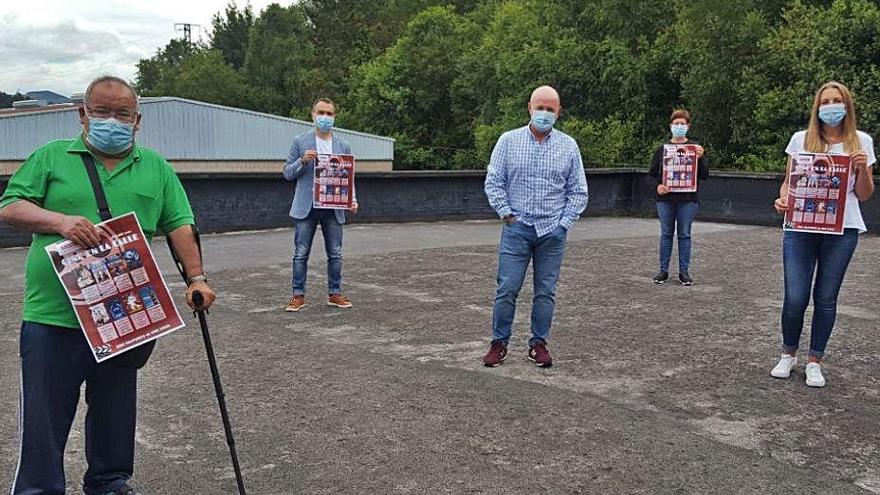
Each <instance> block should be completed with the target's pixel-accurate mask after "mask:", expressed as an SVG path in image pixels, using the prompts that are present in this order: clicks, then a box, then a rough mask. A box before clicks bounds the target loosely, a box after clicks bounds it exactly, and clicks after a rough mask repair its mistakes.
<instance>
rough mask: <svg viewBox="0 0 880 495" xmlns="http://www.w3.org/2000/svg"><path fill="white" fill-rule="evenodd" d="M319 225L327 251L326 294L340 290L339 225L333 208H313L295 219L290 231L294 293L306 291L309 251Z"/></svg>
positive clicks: (340, 244)
mask: <svg viewBox="0 0 880 495" xmlns="http://www.w3.org/2000/svg"><path fill="white" fill-rule="evenodd" d="M319 224H320V225H321V233H322V234H323V235H324V249H325V250H326V251H327V289H328V293H329V294H339V293H341V292H342V224H341V223H339V220H337V219H336V213H335V212H334V210H330V209H325V208H312V211H311V212H309V216H307V217H306V218H303V219H302V220H296V221H295V222H294V234H293V295H295V296H298V295H303V294H305V293H306V276H307V274H308V270H309V253H310V252H311V251H312V241H313V240H314V239H315V231H316V230H317V229H318V225H319Z"/></svg>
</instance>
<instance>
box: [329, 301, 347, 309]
mask: <svg viewBox="0 0 880 495" xmlns="http://www.w3.org/2000/svg"><path fill="white" fill-rule="evenodd" d="M327 306H336V307H337V308H351V307H353V305H352V304H336V303H332V302H330V301H327Z"/></svg>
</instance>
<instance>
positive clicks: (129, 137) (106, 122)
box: [87, 117, 134, 155]
mask: <svg viewBox="0 0 880 495" xmlns="http://www.w3.org/2000/svg"><path fill="white" fill-rule="evenodd" d="M87 139H88V141H89V144H91V145H92V146H94V147H95V148H97V150H98V151H100V152H101V153H104V154H106V155H118V154H120V153H122V152H123V151H126V150H128V149H129V148H131V145H132V143H133V142H134V124H126V123H124V122H120V121H118V120H116V119H114V118H110V119H99V118H95V117H89V135H88V136H87Z"/></svg>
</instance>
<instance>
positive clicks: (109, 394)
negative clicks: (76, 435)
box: [12, 322, 137, 495]
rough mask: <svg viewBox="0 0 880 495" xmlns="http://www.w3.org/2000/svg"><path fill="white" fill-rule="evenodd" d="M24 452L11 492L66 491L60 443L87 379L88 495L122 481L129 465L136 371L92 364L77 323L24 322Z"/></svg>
mask: <svg viewBox="0 0 880 495" xmlns="http://www.w3.org/2000/svg"><path fill="white" fill-rule="evenodd" d="M20 354H21V413H20V414H21V451H20V457H19V464H18V469H17V470H16V474H15V478H14V481H13V482H12V483H13V486H12V494H13V495H37V494H40V495H55V494H57V495H64V484H65V480H64V447H65V445H66V444H67V436H68V434H69V433H70V426H71V424H72V423H73V417H74V415H75V414H76V408H77V405H78V404H79V396H80V386H81V385H82V384H83V382H85V384H86V404H88V412H87V413H86V420H85V436H86V442H85V443H86V445H85V447H86V460H87V461H88V465H89V467H88V470H87V471H86V474H85V477H84V479H83V491H84V492H85V493H86V494H87V495H95V494H102V493H106V492H111V491H114V490H116V489H118V488H120V487H122V486H123V485H124V484H125V483H126V482H127V481H128V480H129V479H130V478H131V475H132V472H133V470H134V431H135V422H136V414H137V369H136V368H130V367H123V366H119V365H116V364H114V363H113V360H110V361H105V362H103V363H101V364H98V363H96V362H95V358H94V357H92V351H91V350H90V349H89V346H88V344H87V342H86V339H85V337H84V336H83V334H82V332H81V331H80V330H78V329H70V328H61V327H55V326H50V325H43V324H40V323H32V322H24V323H23V324H22V326H21V340H20Z"/></svg>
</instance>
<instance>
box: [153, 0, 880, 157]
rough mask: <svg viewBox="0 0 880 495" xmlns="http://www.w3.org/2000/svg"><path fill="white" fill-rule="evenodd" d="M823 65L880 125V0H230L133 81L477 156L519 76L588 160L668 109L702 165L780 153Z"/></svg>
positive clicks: (403, 149)
mask: <svg viewBox="0 0 880 495" xmlns="http://www.w3.org/2000/svg"><path fill="white" fill-rule="evenodd" d="M830 79H835V80H838V81H840V82H842V83H844V84H845V85H848V86H849V87H850V88H851V89H852V90H853V93H854V95H855V98H856V104H857V109H858V111H859V113H860V128H861V129H862V130H865V131H867V132H869V133H871V134H874V133H875V132H876V131H877V130H878V128H880V7H878V5H877V2H872V1H870V0H835V1H816V0H813V1H811V0H763V1H760V0H740V1H736V2H718V1H715V0H672V1H669V0H667V1H658V0H647V1H642V0H591V1H584V0H506V1H500V0H457V1H454V0H447V1H441V0H304V1H301V2H297V3H294V4H293V5H290V6H288V7H282V6H279V5H276V4H273V5H270V6H269V7H267V8H266V9H265V10H263V11H262V12H260V13H259V14H255V13H254V12H252V10H251V9H250V7H245V8H243V9H241V8H239V7H237V6H236V5H235V4H230V5H229V7H228V8H227V9H226V10H225V12H222V13H218V14H217V15H215V17H214V22H213V35H212V37H211V39H210V41H209V42H207V43H204V44H187V43H186V42H184V41H181V40H174V41H172V42H170V43H169V44H168V45H167V46H166V47H164V48H163V49H161V50H159V51H158V52H157V53H156V55H155V56H153V57H152V58H150V59H144V60H141V62H140V63H139V64H138V75H137V81H136V83H137V86H138V89H139V90H140V91H141V92H142V93H143V94H145V95H174V96H182V97H186V98H192V99H197V100H203V101H209V102H213V103H219V104H224V105H233V106H240V107H244V108H249V109H254V110H259V111H264V112H271V113H275V114H279V115H286V116H293V117H297V118H306V119H307V118H308V110H309V105H310V103H311V102H312V101H313V100H314V99H315V98H317V97H321V96H326V97H330V98H333V99H334V100H336V101H337V102H338V104H339V116H338V118H337V124H338V125H339V126H341V127H347V128H352V129H357V130H361V131H365V132H370V133H376V134H381V135H387V136H392V137H394V138H396V139H397V144H396V154H397V156H396V160H395V166H396V167H397V168H414V169H423V168H438V169H470V168H483V167H485V165H486V162H487V159H488V155H489V153H490V152H491V149H492V146H493V145H494V143H495V140H496V139H497V138H498V136H499V135H500V134H501V133H502V132H503V131H504V130H506V129H510V128H513V127H517V126H521V125H524V124H525V123H526V121H527V118H528V117H527V112H526V103H527V100H528V96H529V93H530V91H531V90H532V89H533V88H534V87H536V86H538V85H540V84H551V85H553V86H554V87H556V88H557V89H558V90H559V92H560V93H561V95H562V103H563V106H564V113H563V117H562V118H561V119H560V122H559V124H558V125H559V127H560V128H561V129H563V130H564V131H565V132H567V133H569V134H571V135H573V136H574V137H575V138H576V139H577V140H578V142H579V143H580V145H581V149H582V151H583V154H584V157H585V161H586V162H587V165H588V166H594V167H596V166H603V167H607V166H615V165H630V166H632V165H637V166H644V165H646V163H647V161H648V159H649V157H650V152H651V150H652V149H653V148H654V147H655V146H656V145H657V144H658V143H659V142H661V141H662V140H663V139H664V138H665V137H666V136H667V134H668V126H667V119H668V116H669V113H670V111H671V110H672V109H674V108H678V107H684V108H687V109H689V110H690V111H691V113H692V115H693V117H694V121H693V123H692V131H691V136H692V137H693V138H695V139H697V140H699V141H700V142H701V143H703V144H704V145H705V146H706V148H707V151H708V153H709V156H710V157H711V159H712V163H713V165H714V166H715V167H724V168H736V169H743V170H778V169H779V168H780V167H781V166H782V163H783V162H782V149H783V148H784V147H785V144H786V143H787V140H788V138H789V137H790V135H791V133H792V132H794V131H796V130H798V129H800V128H803V127H804V126H805V125H806V120H807V115H808V112H809V109H810V104H811V102H812V97H813V93H814V91H815V90H816V88H817V87H818V86H819V85H820V84H821V83H823V82H825V81H827V80H830Z"/></svg>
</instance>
